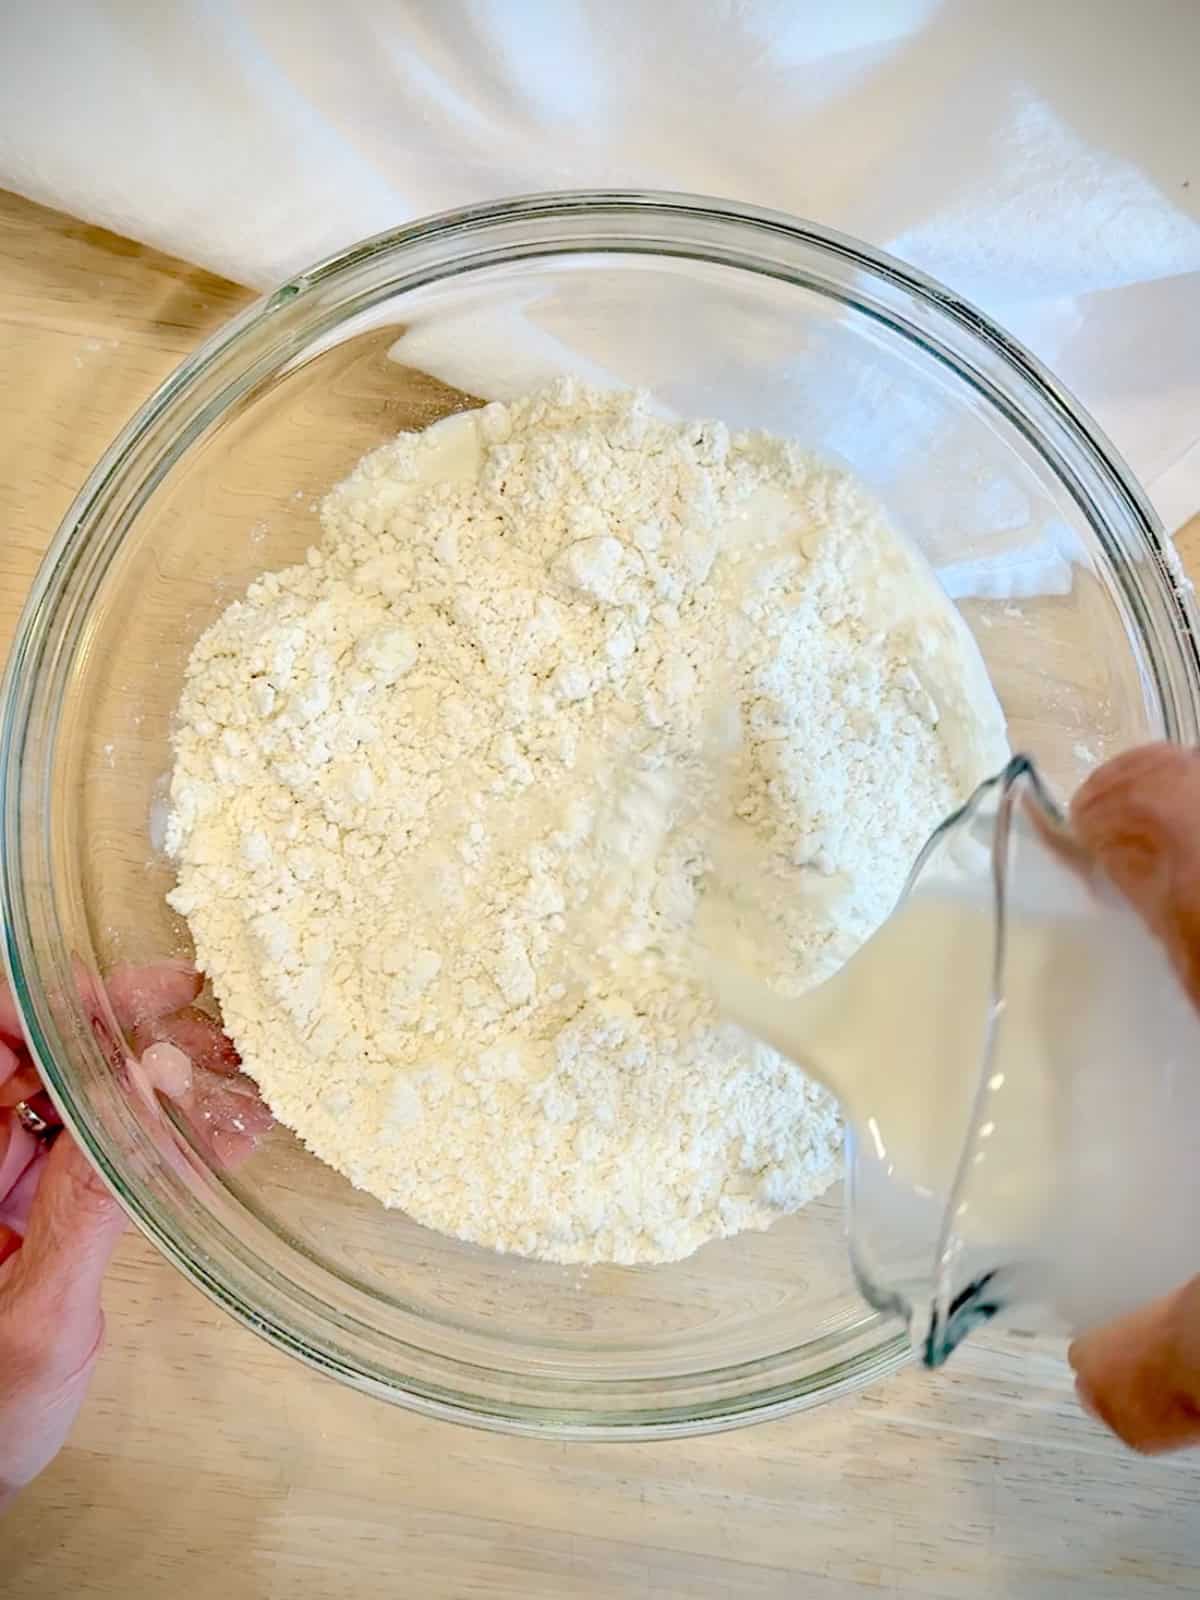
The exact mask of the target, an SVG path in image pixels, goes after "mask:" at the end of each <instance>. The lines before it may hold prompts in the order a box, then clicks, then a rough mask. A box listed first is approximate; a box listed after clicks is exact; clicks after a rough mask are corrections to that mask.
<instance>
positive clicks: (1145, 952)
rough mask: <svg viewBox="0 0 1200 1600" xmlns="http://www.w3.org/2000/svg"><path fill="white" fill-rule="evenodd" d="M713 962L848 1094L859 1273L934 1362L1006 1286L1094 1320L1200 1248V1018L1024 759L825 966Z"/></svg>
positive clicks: (1008, 1291)
mask: <svg viewBox="0 0 1200 1600" xmlns="http://www.w3.org/2000/svg"><path fill="white" fill-rule="evenodd" d="M714 982H715V985H716V989H717V993H718V999H719V1001H720V1002H721V1004H722V1006H723V1008H724V1010H725V1011H726V1013H727V1014H728V1015H729V1016H731V1017H732V1018H734V1019H735V1020H737V1021H738V1022H740V1023H741V1024H742V1025H743V1026H745V1027H747V1028H748V1029H749V1030H750V1031H752V1032H754V1033H756V1034H758V1035H759V1036H760V1037H761V1038H763V1039H765V1040H766V1041H767V1042H768V1043H770V1044H772V1045H774V1046H775V1047H776V1048H777V1049H779V1050H780V1051H782V1052H783V1053H784V1054H786V1055H788V1056H789V1057H790V1058H791V1059H793V1060H794V1061H796V1062H797V1063H798V1064H799V1065H800V1066H802V1067H803V1068H804V1069H805V1070H806V1071H808V1072H809V1073H810V1074H811V1075H812V1076H813V1077H815V1078H817V1079H819V1080H820V1081H822V1082H823V1083H824V1084H826V1085H827V1086H828V1087H829V1088H830V1089H831V1090H832V1091H833V1092H834V1093H835V1094H836V1095H837V1096H838V1098H839V1099H840V1101H841V1103H842V1106H843V1110H844V1112H845V1115H846V1121H847V1124H848V1128H849V1135H850V1136H849V1145H848V1186H847V1187H848V1208H849V1242H850V1250H851V1256H852V1260H853V1265H854V1271H855V1275H856V1278H857V1280H858V1283H859V1286H860V1288H861V1290H862V1292H863V1294H864V1295H865V1297H866V1298H867V1300H868V1301H869V1302H870V1303H871V1304H872V1305H873V1306H875V1307H877V1308H878V1309H880V1310H884V1311H888V1312H894V1313H897V1314H899V1315H901V1316H903V1317H904V1318H905V1320H906V1321H907V1323H908V1325H909V1329H910V1332H911V1334H912V1337H913V1340H914V1344H915V1345H916V1347H917V1348H918V1350H919V1351H920V1353H921V1355H922V1357H923V1359H924V1360H925V1361H926V1362H927V1363H928V1364H929V1365H931V1366H937V1365H940V1363H941V1362H942V1361H944V1360H945V1359H946V1357H947V1356H948V1355H949V1354H950V1353H951V1351H952V1350H953V1349H954V1348H955V1346H956V1345H957V1344H958V1343H959V1341H960V1340H961V1339H962V1338H963V1337H964V1336H965V1335H966V1334H968V1333H969V1332H970V1331H971V1329H972V1328H974V1327H976V1326H978V1325H979V1324H981V1323H983V1322H986V1321H988V1320H989V1319H990V1318H991V1317H993V1316H995V1315H997V1314H998V1313H1002V1312H1005V1311H1008V1310H1009V1309H1010V1308H1012V1307H1015V1306H1021V1307H1023V1308H1025V1319H1026V1322H1028V1318H1029V1315H1030V1312H1031V1310H1032V1309H1033V1308H1038V1309H1040V1311H1041V1313H1042V1315H1043V1319H1044V1320H1046V1321H1051V1320H1052V1321H1054V1322H1056V1323H1060V1324H1061V1323H1065V1324H1066V1325H1067V1326H1068V1327H1070V1328H1072V1329H1081V1328H1085V1327H1090V1326H1094V1325H1095V1324H1097V1323H1099V1322H1102V1321H1105V1320H1107V1319H1108V1318H1110V1317H1112V1316H1116V1315H1118V1314H1120V1313H1121V1312H1123V1311H1126V1310H1130V1309H1132V1308H1133V1307H1134V1306H1136V1305H1139V1304H1141V1303H1142V1302H1144V1301H1145V1300H1147V1299H1149V1298H1151V1297H1153V1296H1154V1295H1157V1294H1160V1293H1163V1292H1165V1291H1166V1290H1168V1289H1171V1288H1174V1287H1175V1286H1177V1285H1178V1284H1179V1283H1181V1282H1182V1281H1184V1280H1185V1279H1187V1278H1189V1277H1190V1276H1192V1274H1193V1273H1195V1272H1196V1271H1197V1270H1198V1269H1200V1017H1198V1016H1197V1013H1196V1011H1195V1010H1194V1008H1193V1006H1192V1004H1191V1002H1190V1001H1189V999H1188V997H1187V996H1186V994H1185V993H1184V991H1183V989H1182V987H1181V985H1180V984H1179V981H1178V979H1177V978H1176V976H1175V974H1174V971H1173V970H1172V968H1171V966H1170V963H1169V961H1168V958H1167V955H1166V952H1165V950H1164V949H1163V948H1162V946H1161V945H1160V944H1159V943H1158V941H1157V940H1156V939H1155V938H1154V937H1153V935H1152V934H1151V933H1150V932H1149V931H1148V930H1147V929H1146V927H1145V926H1144V925H1143V923H1142V922H1141V921H1140V920H1139V918H1138V917H1137V916H1136V914H1135V913H1134V912H1133V910H1132V909H1131V908H1130V907H1129V906H1128V905H1127V904H1126V902H1125V901H1124V900H1123V899H1122V898H1121V897H1120V896H1119V895H1118V893H1117V891H1116V890H1115V889H1114V888H1113V887H1112V885H1111V884H1110V883H1109V882H1108V881H1107V879H1106V878H1105V877H1104V876H1103V874H1102V873H1100V871H1099V870H1098V869H1097V868H1096V867H1095V865H1094V864H1093V863H1092V862H1091V861H1090V860H1089V859H1088V858H1086V857H1085V856H1084V854H1083V853H1082V851H1081V850H1080V848H1079V846H1078V845H1077V844H1076V843H1075V842H1074V841H1073V839H1072V838H1071V836H1070V834H1069V832H1068V830H1067V829H1066V827H1065V825H1064V823H1063V821H1062V819H1061V817H1060V815H1059V814H1058V812H1057V810H1056V809H1055V807H1054V805H1053V803H1052V802H1051V801H1050V799H1049V798H1048V796H1047V794H1046V792H1045V790H1044V789H1043V787H1042V785H1041V783H1040V781H1039V780H1038V777H1037V774H1036V772H1035V771H1034V769H1033V767H1032V766H1031V764H1030V763H1029V762H1028V761H1027V760H1025V759H1024V758H1021V757H1018V758H1016V759H1014V760H1013V761H1012V762H1011V763H1010V764H1009V766H1008V767H1007V768H1006V770H1005V771H1004V772H1003V773H1002V774H1000V776H999V777H997V778H994V779H992V780H990V781H989V782H988V783H986V784H984V785H983V786H982V787H981V788H980V789H979V790H978V791H977V792H976V794H975V795H974V796H973V797H972V799H971V800H970V801H969V802H968V803H967V805H966V806H965V807H964V808H963V809H962V811H960V812H959V813H957V814H956V815H955V816H954V817H952V818H950V820H949V821H948V822H946V823H945V824H944V825H943V826H942V827H941V828H940V829H939V830H938V832H937V833H936V834H935V835H934V837H933V838H932V839H931V840H930V842H929V844H928V845H927V846H926V848H925V850H924V851H923V852H922V855H921V857H920V859H919V860H918V862H917V865H916V867H915V868H914V870H913V873H912V876H911V878H910V880H909V884H908V887H907V889H906V891H905V894H904V896H903V897H902V899H901V901H900V903H899V904H898V906H897V908H896V910H895V911H894V912H893V914H892V915H891V917H890V918H889V919H888V920H887V921H886V922H885V923H884V924H883V926H882V927H881V928H880V929H879V930H878V932H877V933H876V934H875V935H874V936H873V937H872V938H871V939H870V940H868V941H867V943H866V944H865V945H864V946H863V947H862V949H861V950H860V951H859V952H858V953H857V954H856V955H855V956H854V957H853V958H852V959H851V960H850V961H849V962H848V963H847V964H846V966H845V967H844V968H843V969H842V970H841V972H839V973H838V974H837V975H836V976H835V977H833V978H832V979H830V980H829V981H828V982H826V983H824V984H822V985H821V986H820V987H819V988H817V989H815V990H813V991H811V992H810V993H809V994H807V995H804V996H803V997H801V998H800V999H793V998H786V999H785V998H783V997H780V996H778V995H776V994H775V993H774V992H772V991H770V990H767V989H765V988H763V987H762V986H761V985H759V984H757V983H755V982H754V981H752V980H750V979H748V978H746V977H744V976H742V975H741V974H739V973H738V972H736V971H731V970H728V969H721V970H719V971H718V972H717V973H716V975H715V978H714Z"/></svg>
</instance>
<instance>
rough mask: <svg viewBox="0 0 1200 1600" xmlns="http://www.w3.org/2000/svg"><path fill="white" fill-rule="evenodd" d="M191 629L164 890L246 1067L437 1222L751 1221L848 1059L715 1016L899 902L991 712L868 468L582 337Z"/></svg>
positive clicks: (789, 1189)
mask: <svg viewBox="0 0 1200 1600" xmlns="http://www.w3.org/2000/svg"><path fill="white" fill-rule="evenodd" d="M321 523H322V536H321V539H320V542H319V543H317V544H316V545H315V546H314V547H313V548H312V549H311V550H310V551H309V552H308V555H307V558H306V560H305V561H304V563H303V564H301V565H297V566H294V567H291V568H288V569H286V570H283V571H279V572H269V573H266V574H264V575H263V576H262V577H261V578H259V579H258V580H257V581H256V582H255V583H253V584H252V585H251V586H250V588H249V589H248V591H247V593H246V594H245V596H244V598H242V599H240V600H238V601H236V602H234V603H233V604H232V605H230V606H229V607H228V609H227V610H226V611H225V612H224V613H223V614H222V616H221V617H220V618H219V619H218V620H217V621H216V622H215V623H214V624H213V625H212V626H211V627H210V628H209V629H208V631H207V632H206V633H205V634H204V635H203V636H202V637H201V638H200V640H199V641H198V643H197V644H196V646H195V648H194V650H193V652H192V656H191V659H190V663H189V666H188V670H187V674H186V680H185V684H184V688H183V693H182V698H181V701H180V706H179V714H178V723H177V731H176V734H175V765H174V772H173V777H172V785H171V817H170V823H169V839H168V843H169V848H170V850H171V852H172V854H173V855H174V857H175V858H176V862H177V870H178V883H177V887H176V888H175V890H174V891H173V893H172V894H171V897H170V899H171V903H172V905H173V906H174V907H175V908H176V909H177V910H178V911H179V912H181V913H182V914H183V915H184V916H185V917H186V918H187V920H188V922H189V924H190V926H191V930H192V933H193V936H194V939H195V944H196V950H197V954H198V958H199V960H200V962H201V963H202V965H203V967H204V969H205V971H206V972H207V973H208V975H209V977H210V978H211V981H212V984H213V988H214V991H215V993H216V996H217V998H218V1000H219V1002H220V1004H221V1007H222V1011H223V1014H224V1018H225V1023H226V1026H227V1028H228V1029H229V1031H230V1033H231V1035H232V1036H233V1038H234V1040H235V1041H236V1043H237V1046H238V1049H239V1050H240V1052H241V1054H242V1058H243V1062H244V1065H245V1069H246V1070H247V1071H248V1072H249V1073H250V1074H251V1075H252V1076H253V1077H254V1078H255V1080H256V1081H257V1082H258V1084H259V1085H260V1087H261V1089H262V1091H263V1094H264V1096H265V1098H266V1099H267V1101H268V1102H269V1104H270V1106H271V1108H272V1110H273V1111H274V1113H275V1115H276V1116H277V1117H278V1118H279V1119H280V1120H281V1121H283V1122H285V1123H287V1124H288V1125H289V1126H290V1127H292V1128H294V1129H295V1130H296V1132H297V1133H298V1134H299V1135H300V1136H301V1138H302V1139H303V1140H304V1142H305V1143H306V1144H307V1145H308V1147H309V1148H310V1149H311V1150H312V1151H313V1152H315V1154H316V1155H317V1156H319V1157H320V1158H321V1159H322V1160H324V1161H326V1162H328V1163H329V1164H330V1165H332V1166H333V1167H335V1168H337V1169H338V1170H339V1171H340V1172H342V1173H344V1174H345V1175H346V1176H347V1177H348V1178H349V1179H350V1180H351V1181H352V1182H353V1183H354V1184H356V1185H357V1186H359V1187H360V1188H362V1189H364V1190H367V1191H369V1192H370V1193H371V1194H373V1195H375V1196H377V1197H378V1198H379V1199H380V1200H381V1201H383V1202H384V1203H385V1204H386V1205H389V1206H396V1207H401V1208H403V1209H404V1210H405V1211H406V1212H407V1213H409V1215H410V1216H412V1217H413V1218H414V1219H415V1220H417V1221H418V1222H421V1223H424V1224H427V1225H429V1226H430V1227H433V1228H438V1229H441V1230H443V1231H445V1232H446V1233H449V1234H452V1235H455V1236H457V1237H459V1238H462V1239H467V1240H471V1241H474V1242H477V1243H479V1244H482V1245H487V1246H491V1247H494V1248H496V1249H499V1250H505V1251H516V1252H520V1253H522V1254H526V1255H530V1256H535V1257H540V1258H543V1259H548V1260H553V1261H563V1262H594V1261H611V1262H655V1261H666V1260H673V1259H677V1258H679V1257H682V1256H686V1255H688V1254H689V1253H690V1252H692V1251H693V1250H695V1249H696V1248H697V1247H698V1246H700V1245H702V1244H703V1243H704V1242H705V1241H706V1240H709V1239H712V1238H717V1237H721V1236H725V1235H729V1234H734V1233H737V1232H739V1231H741V1230H743V1229H761V1228H764V1227H766V1226H768V1225H769V1224H770V1222H771V1221H772V1220H773V1219H774V1218H776V1217H778V1216H780V1215H781V1214H783V1213H786V1212H790V1211H794V1210H796V1209H797V1208H799V1207H801V1206H803V1205H804V1204H805V1203H806V1202H807V1201H808V1200H810V1199H812V1198H813V1197H814V1196H816V1195H818V1194H820V1193H821V1192H822V1191H823V1190H824V1189H825V1188H826V1187H827V1186H828V1184H829V1183H830V1182H831V1181H832V1180H833V1179H834V1178H835V1177H836V1176H837V1175H838V1173H839V1168H840V1152H841V1142H842V1136H841V1128H840V1122H839V1118H838V1114H837V1108H836V1106H835V1104H834V1102H833V1101H832V1100H831V1099H830V1098H829V1096H828V1095H827V1094H826V1093H825V1092H824V1091H823V1090H822V1089H820V1088H818V1087H817V1086H816V1085H815V1084H813V1083H812V1082H810V1081H809V1080H808V1079H806V1077H805V1076H804V1075H803V1073H802V1072H800V1071H799V1069H797V1068H796V1067H795V1066H793V1065H792V1064H791V1063H790V1062H788V1061H786V1060H785V1059H784V1058H783V1057H782V1056H781V1055H779V1054H778V1053H776V1052H775V1051H774V1050H772V1049H771V1048H769V1047H768V1046H766V1045H763V1044H759V1043H757V1042H755V1041H753V1040H752V1039H751V1038H750V1037H749V1036H748V1035H746V1034H744V1033H743V1032H741V1030H739V1029H737V1028H736V1027H734V1026H732V1025H730V1024H727V1023H723V1022H722V1021H721V1020H720V1018H719V1017H718V1015H717V1012H716V1009H715V1006H714V1004H713V1000H712V997H711V995H710V993H709V991H708V989H707V987H706V985H705V983H704V982H703V981H702V980H701V978H700V977H699V976H698V974H699V972H700V971H701V970H702V967H703V965H704V963H703V961H701V960H699V959H698V952H699V951H701V950H703V949H704V948H706V947H711V945H712V943H713V941H714V940H719V941H720V943H721V945H722V947H723V948H726V949H728V950H729V951H730V952H731V953H734V954H736V955H737V958H738V960H739V962H740V963H741V965H742V966H743V967H745V968H746V969H747V970H748V971H750V972H752V973H753V974H754V975H755V976H757V977H759V978H762V979H763V980H765V981H767V982H769V983H771V984H773V985H774V986H776V987H777V988H778V989H780V990H782V991H783V992H785V993H798V992H800V991H801V990H803V989H805V988H807V987H809V986H811V985H812V984H813V983H815V982H817V981H819V980H820V979H822V978H824V977H826V976H828V975H829V974H830V973H832V972H833V971H835V970H836V969H837V968H838V967H839V966H840V965H841V963H842V962H843V961H844V960H845V959H846V957H847V956H848V955H849V954H850V953H851V951H853V950H854V949H855V948H857V946H858V945H859V944H860V943H861V942H862V940H863V939H864V938H865V937H866V936H867V935H868V934H869V933H870V932H871V931H872V930H873V929H874V928H875V927H876V926H877V925H878V923H879V922H880V921H881V919H882V918H883V917H884V916H885V915H886V914H887V912H888V911H889V910H890V908H891V906H892V904H893V902H894V900H895V897H896V895H897V894H898V892H899V890H900V888H901V886H902V884H903V881H904V877H905V874H906V872H907V870H908V867H909V865H910V863H911V861H912V859H913V857H914V855H915V853H916V851H917V849H918V848H919V846H920V844H921V843H922V842H923V840H924V839H925V837H926V836H927V835H928V833H929V832H930V831H931V829H932V828H933V826H934V825H935V824H936V823H937V822H938V821H939V820H940V819H941V818H942V817H943V816H944V815H945V814H946V813H947V812H948V811H949V810H950V809H951V808H952V807H953V806H955V805H957V804H958V803H959V802H960V801H961V800H962V799H963V798H964V797H965V795H966V794H967V793H968V792H969V791H970V790H971V789H972V788H973V787H974V785H975V784H976V782H977V781H978V780H979V779H980V778H982V777H983V776H984V775H985V774H986V773H987V772H988V771H990V770H992V769H994V768H995V767H996V766H998V765H999V764H1000V763H1001V762H1002V760H1003V759H1004V756H1005V753H1006V743H1005V733H1004V725H1003V720H1002V718H1001V715H1000V711H999V708H998V706H997V704H996V701H995V698H994V696H993V694H992V690H991V687H990V684H989V682H988V680H987V677H986V674H985V672H984V669H983V665H982V662H981V661H980V659H979V656H978V654H977V652H976V650H975V646H974V643H973V641H972V640H971V637H970V635H969V634H968V632H967V631H966V629H965V627H964V626H963V624H962V622H961V621H960V619H959V617H958V615H957V613H956V612H955V611H954V609H953V607H952V606H951V605H950V604H949V602H948V601H947V600H946V598H945V596H944V595H943V594H942V592H941V591H940V589H939V588H938V586H937V584H936V582H935V581H934V579H933V577H932V575H931V573H930V572H929V570H928V569H927V567H926V566H925V564H924V562H923V560H922V558H921V557H920V556H919V554H918V553H917V552H916V551H915V550H913V549H912V548H910V547H909V545H908V544H907V543H906V542H905V541H904V540H903V539H901V538H900V537H899V536H898V535H897V533H896V532H895V531H894V530H893V529H892V528H891V527H890V526H889V524H888V523H887V521H886V520H885V518H884V517H883V515H882V513H881V512H880V510H879V508H878V507H877V506H876V505H875V504H874V503H873V501H872V500H871V499H870V498H869V497H868V496H867V495H866V493H865V492H864V491H863V490H862V489H860V488H859V487H858V486H857V485H856V484H855V483H854V482H852V481H851V480H850V479H849V478H848V477H847V476H846V475H845V474H843V473H842V472H840V471H837V470H834V469H832V468H830V467H828V466H825V465H823V464H821V463H819V462H816V461H814V460H812V459H811V458H809V457H807V456H806V455H804V454H803V453H802V452H801V451H800V450H799V449H798V448H797V447H796V446H795V445H793V444H791V443H789V442H787V441H784V440H780V439H777V438H773V437H768V436H765V435H761V434H754V433H733V434H731V433H730V431H729V430H728V429H727V428H726V427H725V426H724V425H723V424H722V423H720V422H700V423H687V424H680V423H678V422H675V421H667V420H663V419H661V418H659V417H657V416H655V415H654V414H653V411H652V409H651V406H650V404H649V401H648V400H647V398H646V397H644V396H638V395H634V394H629V393H607V392H598V391H593V390H589V389H586V388H583V387H581V386H578V385H576V384H575V383H573V382H572V381H570V380H562V381H560V382H559V383H557V384H555V385H553V386H552V387H550V388H549V389H547V390H544V391H541V392H538V393H536V394H533V395H530V396H528V397H527V398H525V399H522V400H519V401H516V402H514V403H512V404H507V405H490V406H486V407H484V408H482V409H481V410H477V411H472V412H467V413H463V414H461V415H458V416H455V417H451V418H449V419H447V420H446V421H444V422H441V423H439V424H437V425H436V426H434V427H431V428H429V429H427V430H425V431H423V432H416V433H404V434H401V435H400V436H399V437H398V438H397V439H396V440H395V441H394V442H392V443H390V444H387V445H385V446H384V447H383V448H381V449H379V450H376V451H374V452H373V453H372V454H370V455H369V456H367V457H366V458H365V459H364V460H363V461H362V462H361V463H360V464H359V466H358V467H357V468H356V469H355V470H354V472H353V473H351V475H350V476H349V477H348V478H347V479H346V480H345V482H343V483H341V484H340V485H338V486H337V487H336V488H335V489H333V490H332V491H331V493H330V494H329V495H328V496H327V497H326V499H325V501H324V503H323V505H322V507H321Z"/></svg>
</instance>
